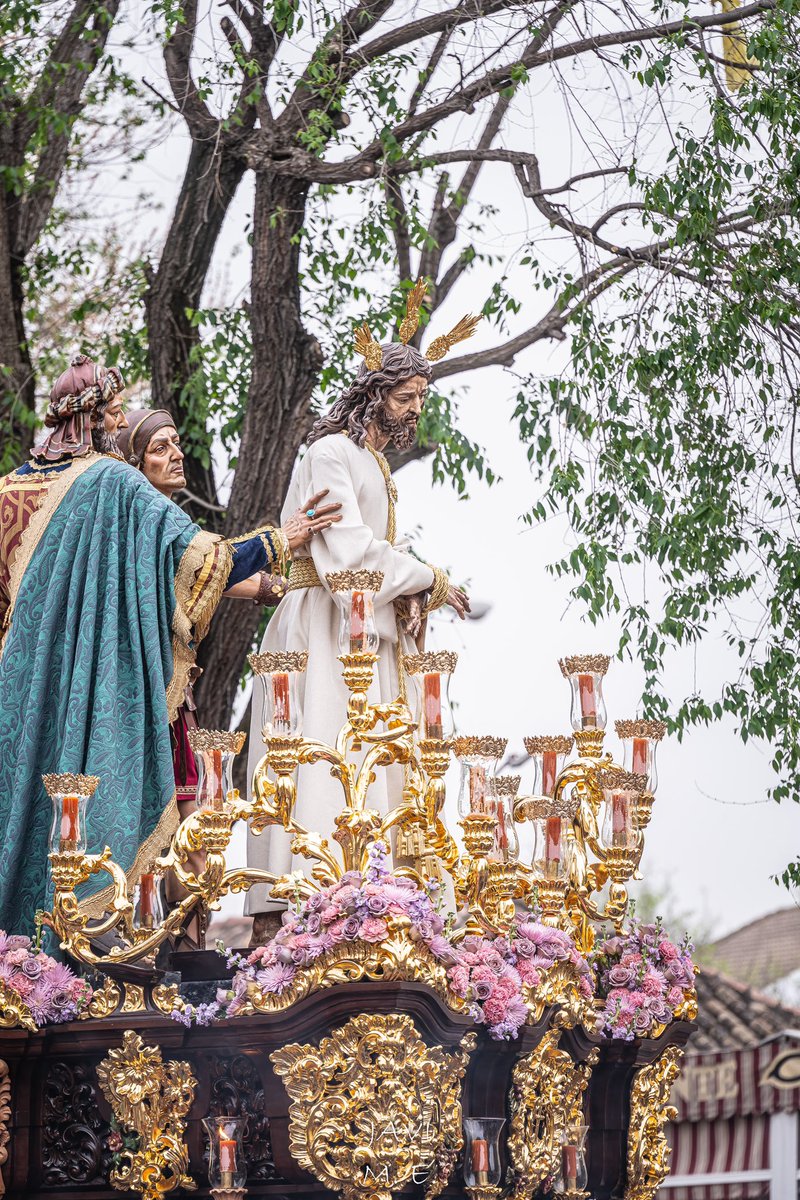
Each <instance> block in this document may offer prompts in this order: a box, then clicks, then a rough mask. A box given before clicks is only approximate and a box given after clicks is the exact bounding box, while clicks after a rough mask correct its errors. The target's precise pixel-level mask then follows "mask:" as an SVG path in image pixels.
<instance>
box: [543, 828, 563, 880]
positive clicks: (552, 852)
mask: <svg viewBox="0 0 800 1200" xmlns="http://www.w3.org/2000/svg"><path fill="white" fill-rule="evenodd" d="M544 862H545V874H546V875H547V877H548V879H550V878H552V877H553V876H555V875H557V874H558V867H559V865H560V863H561V817H548V818H547V820H546V821H545V832H544Z"/></svg>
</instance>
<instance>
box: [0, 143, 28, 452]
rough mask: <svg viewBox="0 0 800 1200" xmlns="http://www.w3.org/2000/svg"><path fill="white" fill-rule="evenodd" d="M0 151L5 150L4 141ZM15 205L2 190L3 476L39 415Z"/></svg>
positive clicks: (0, 429) (0, 422) (0, 431)
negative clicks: (15, 240)
mask: <svg viewBox="0 0 800 1200" xmlns="http://www.w3.org/2000/svg"><path fill="white" fill-rule="evenodd" d="M0 149H2V150H4V149H5V147H4V146H3V142H2V141H0ZM2 161H3V162H5V163H8V162H9V161H10V159H9V158H7V157H6V156H5V154H4V155H3V158H2ZM13 203H15V201H13V200H12V198H11V196H10V195H9V194H8V193H7V192H5V191H3V190H2V189H1V188H0V314H2V319H0V372H1V373H2V376H1V378H2V383H0V440H2V453H1V454H0V473H3V472H5V471H6V470H11V469H12V468H13V467H15V466H16V465H18V463H19V462H20V461H21V459H22V458H23V457H24V454H25V452H26V451H27V450H28V449H29V448H30V445H31V441H32V435H33V428H34V416H35V412H36V388H35V380H34V375H33V364H32V363H31V356H30V352H29V350H28V340H27V336H26V334H25V319H24V315H23V313H24V303H25V296H24V292H23V288H22V280H21V278H20V268H21V266H22V263H21V262H19V261H18V260H17V258H16V257H15V255H14V253H13V248H12V244H11V223H12V222H11V214H10V212H9V207H10V205H11V204H13Z"/></svg>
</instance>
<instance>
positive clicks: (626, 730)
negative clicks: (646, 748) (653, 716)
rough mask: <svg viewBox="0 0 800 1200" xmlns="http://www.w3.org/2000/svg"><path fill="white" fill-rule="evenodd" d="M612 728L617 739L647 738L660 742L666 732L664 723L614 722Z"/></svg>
mask: <svg viewBox="0 0 800 1200" xmlns="http://www.w3.org/2000/svg"><path fill="white" fill-rule="evenodd" d="M614 728H615V729H616V731H617V737H619V738H649V739H650V741H651V742H660V741H661V739H662V738H663V737H664V734H665V733H666V732H667V723H666V721H638V720H637V721H615V722H614Z"/></svg>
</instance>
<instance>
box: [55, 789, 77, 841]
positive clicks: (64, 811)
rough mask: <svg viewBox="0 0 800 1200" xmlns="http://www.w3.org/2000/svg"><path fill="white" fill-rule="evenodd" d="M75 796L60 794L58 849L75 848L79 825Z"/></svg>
mask: <svg viewBox="0 0 800 1200" xmlns="http://www.w3.org/2000/svg"><path fill="white" fill-rule="evenodd" d="M78 804H79V800H78V797H77V796H62V798H61V844H60V845H59V850H61V851H64V850H77V849H78V842H79V840H80V825H79V823H78Z"/></svg>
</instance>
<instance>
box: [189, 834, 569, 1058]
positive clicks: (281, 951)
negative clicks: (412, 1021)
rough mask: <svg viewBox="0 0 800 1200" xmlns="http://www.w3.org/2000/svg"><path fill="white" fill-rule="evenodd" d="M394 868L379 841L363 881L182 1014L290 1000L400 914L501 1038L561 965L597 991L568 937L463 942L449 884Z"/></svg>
mask: <svg viewBox="0 0 800 1200" xmlns="http://www.w3.org/2000/svg"><path fill="white" fill-rule="evenodd" d="M387 862H388V847H387V846H386V845H385V843H383V842H380V841H379V842H375V843H374V844H373V845H372V846H371V847H370V851H369V861H368V866H367V870H366V871H365V872H364V874H363V875H362V873H361V872H359V871H348V872H347V873H346V874H345V875H343V876H342V878H341V879H340V880H339V881H338V882H337V883H335V884H333V885H332V886H331V887H328V888H325V889H323V890H322V891H320V892H318V893H316V894H315V895H313V896H311V897H310V898H309V899H308V900H306V901H305V902H303V903H298V905H297V906H296V908H295V910H294V911H293V912H287V913H285V914H284V917H283V925H282V927H281V929H279V930H278V932H277V934H276V935H275V937H274V938H273V939H272V941H270V942H269V943H268V944H267V945H266V946H259V947H258V948H257V949H255V950H253V952H252V953H251V954H249V955H248V956H246V957H244V956H241V955H236V954H232V953H228V954H227V959H228V963H229V965H232V966H235V967H236V968H237V971H236V974H235V976H234V978H233V981H232V985H231V987H230V989H227V990H223V989H220V991H219V992H218V993H217V998H216V1001H213V1002H212V1003H210V1004H200V1005H197V1006H193V1005H187V1004H183V1005H182V1006H181V1010H180V1011H176V1012H173V1014H172V1015H173V1017H175V1019H176V1020H178V1021H181V1022H182V1023H183V1024H186V1025H190V1024H192V1023H196V1024H208V1023H210V1022H211V1021H212V1020H214V1019H215V1018H217V1017H222V1016H228V1017H235V1016H237V1015H238V1014H240V1013H242V1012H243V1011H246V1009H247V1005H248V997H249V992H250V991H251V990H252V988H253V987H256V988H258V990H259V991H260V992H262V993H271V994H273V995H277V996H280V995H281V994H282V993H283V992H285V991H286V990H287V989H288V988H290V987H291V986H292V984H293V983H294V980H295V978H296V976H297V974H298V972H299V971H301V970H302V969H303V968H304V967H307V966H309V965H310V964H311V963H313V962H314V961H315V960H316V959H317V958H319V957H320V956H321V955H323V954H325V953H327V952H328V951H329V950H332V949H334V948H335V947H336V946H338V945H340V944H342V943H344V942H359V941H360V942H368V943H371V944H373V945H374V944H378V943H380V942H383V941H385V940H386V939H388V938H389V937H390V936H391V935H392V933H393V925H394V924H395V922H396V921H397V919H398V918H403V919H404V920H405V922H406V923H407V927H408V930H409V934H410V936H411V937H412V938H413V939H414V940H417V941H421V942H423V943H424V944H425V945H426V946H427V947H428V949H429V950H430V952H431V954H432V955H433V956H434V957H435V958H436V959H437V960H438V961H439V962H441V963H442V965H443V966H444V967H445V968H446V969H447V976H448V980H449V983H450V986H451V988H452V990H453V991H454V993H455V994H456V995H457V996H460V997H461V998H462V999H464V1000H467V1001H468V1002H469V1003H470V1012H471V1014H472V1016H473V1018H474V1019H475V1021H476V1022H477V1023H479V1024H482V1025H485V1026H486V1029H487V1032H488V1033H489V1034H490V1036H491V1037H494V1038H497V1039H505V1038H514V1037H516V1036H517V1035H518V1033H519V1030H520V1028H521V1027H522V1025H523V1024H524V1023H525V1020H526V1018H527V1016H528V1008H527V1006H526V1004H525V999H524V989H525V986H526V985H533V986H535V985H537V984H538V983H539V982H540V980H541V975H542V972H544V971H547V970H548V969H549V968H550V967H552V966H553V965H554V964H555V963H556V962H569V963H571V964H572V965H573V966H574V967H575V969H576V974H577V976H578V978H579V986H580V989H581V991H582V993H583V994H584V995H585V996H587V997H590V996H591V995H592V985H591V971H590V968H589V965H588V963H587V962H586V960H585V959H584V958H582V956H581V955H580V954H579V953H578V951H577V950H576V949H575V946H574V944H573V942H572V940H571V939H570V937H569V936H568V935H567V934H565V933H562V932H560V931H559V930H556V929H549V928H547V927H546V926H544V925H541V924H539V923H538V922H537V921H536V920H535V919H534V918H532V917H531V916H529V915H524V916H523V917H521V918H520V919H519V920H518V922H517V927H516V929H515V933H514V937H513V939H512V940H511V941H507V940H506V939H504V938H495V939H489V938H485V937H475V936H470V937H466V938H464V940H463V941H461V942H459V943H457V944H453V942H452V941H451V940H450V937H449V935H450V934H451V933H452V932H453V930H454V928H455V925H456V924H457V922H456V921H455V917H451V918H450V919H449V920H448V921H447V922H446V921H445V919H444V918H443V917H442V915H441V913H440V911H439V908H440V906H441V903H442V900H441V896H440V891H439V885H438V884H437V883H436V882H435V881H433V880H430V881H428V882H427V885H426V890H424V891H423V890H422V889H421V888H419V887H418V886H417V885H416V884H415V883H414V882H413V881H412V880H410V879H407V878H403V877H399V876H395V875H392V874H391V872H390V870H389V867H388V865H387Z"/></svg>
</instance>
